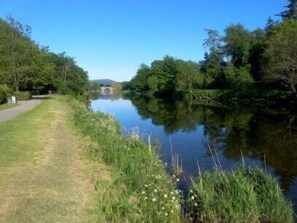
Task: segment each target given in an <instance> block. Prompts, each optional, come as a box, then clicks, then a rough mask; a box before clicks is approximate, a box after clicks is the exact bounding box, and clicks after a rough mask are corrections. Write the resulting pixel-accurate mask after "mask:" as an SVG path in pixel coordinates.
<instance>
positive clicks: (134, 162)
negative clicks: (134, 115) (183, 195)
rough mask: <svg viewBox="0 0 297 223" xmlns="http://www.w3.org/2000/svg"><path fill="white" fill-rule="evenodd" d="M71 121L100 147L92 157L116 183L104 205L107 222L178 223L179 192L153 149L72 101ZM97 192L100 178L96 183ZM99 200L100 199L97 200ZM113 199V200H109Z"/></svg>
mask: <svg viewBox="0 0 297 223" xmlns="http://www.w3.org/2000/svg"><path fill="white" fill-rule="evenodd" d="M72 105H73V107H74V111H75V114H74V117H73V118H74V122H75V123H76V125H77V126H78V127H79V129H80V130H81V131H82V132H83V133H84V134H86V135H88V136H90V137H91V139H92V140H93V141H94V142H95V143H98V144H99V147H98V148H97V147H94V148H93V150H91V152H90V153H91V154H92V156H93V158H94V159H95V158H96V156H98V155H100V156H102V157H103V159H104V161H105V162H106V163H107V164H108V165H111V166H112V167H113V170H114V177H115V178H116V180H114V181H113V183H112V184H111V185H110V190H111V191H110V193H107V194H109V195H110V196H113V197H114V196H116V197H117V199H116V200H114V202H112V203H111V202H109V198H108V197H105V198H104V199H103V202H100V205H101V206H103V210H104V214H105V215H106V219H105V220H106V221H107V222H125V221H127V222H180V192H179V191H178V190H176V189H175V185H174V183H173V182H172V180H171V179H170V177H169V176H168V175H167V174H166V171H165V169H164V166H163V164H162V162H161V161H160V159H159V157H158V155H157V153H156V151H155V149H153V148H150V149H149V147H148V145H146V144H145V143H144V142H142V141H141V140H140V139H138V138H137V137H135V136H134V137H132V136H131V137H126V136H123V135H122V134H121V129H120V125H119V123H118V122H117V121H115V120H114V118H113V117H111V116H109V115H105V114H102V113H95V112H91V111H89V110H88V109H87V108H86V107H85V106H84V105H83V104H80V103H79V102H77V101H75V102H73V103H72ZM95 182H96V183H95V187H96V188H97V189H98V190H100V185H101V184H102V182H100V179H96V180H95ZM98 199H102V198H98ZM110 199H112V197H111V198H110Z"/></svg>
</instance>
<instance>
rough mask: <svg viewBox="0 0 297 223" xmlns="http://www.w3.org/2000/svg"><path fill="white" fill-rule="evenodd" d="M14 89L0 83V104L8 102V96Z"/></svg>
mask: <svg viewBox="0 0 297 223" xmlns="http://www.w3.org/2000/svg"><path fill="white" fill-rule="evenodd" d="M12 93H13V91H12V90H11V89H10V88H9V87H7V86H6V85H0V104H3V103H5V102H6V97H8V96H11V95H12Z"/></svg>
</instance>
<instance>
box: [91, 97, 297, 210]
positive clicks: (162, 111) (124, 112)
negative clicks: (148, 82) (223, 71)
mask: <svg viewBox="0 0 297 223" xmlns="http://www.w3.org/2000/svg"><path fill="white" fill-rule="evenodd" d="M94 99H95V100H92V101H91V108H92V109H93V110H94V111H101V112H104V113H108V114H112V115H113V116H114V117H115V118H116V119H117V120H118V121H119V122H120V123H121V125H122V127H123V133H124V134H129V133H131V132H137V133H138V134H139V135H140V136H141V137H142V138H143V139H144V140H148V138H149V136H150V138H151V143H153V144H155V145H158V146H159V147H160V151H159V153H160V157H161V159H162V160H163V161H164V162H166V163H167V164H168V166H167V171H168V172H169V174H173V173H172V169H171V162H172V156H173V155H175V154H178V157H179V160H180V162H182V168H183V173H184V174H183V176H182V177H181V178H180V182H179V185H178V187H179V188H181V189H185V188H187V184H188V182H189V177H190V176H193V177H196V176H197V174H198V164H199V166H200V168H201V169H202V170H213V169H214V166H215V165H214V161H213V156H212V155H214V156H218V159H219V162H220V163H217V165H221V166H222V167H223V169H232V168H234V167H236V166H241V165H246V166H258V167H261V168H263V169H265V170H266V171H267V172H269V173H271V174H272V175H274V176H275V177H277V178H278V180H279V184H280V186H281V188H282V189H283V190H284V193H285V195H286V197H287V198H288V199H289V200H291V201H292V202H293V204H294V209H295V213H297V212H296V211H297V115H296V113H295V112H293V111H289V110H287V109H284V108H278V109H276V108H267V106H261V105H249V106H247V105H246V106H239V105H236V106H235V105H232V106H231V105H222V104H218V103H213V102H194V103H186V102H183V101H170V102H168V101H164V100H158V99H154V98H143V97H135V96H134V97H127V96H121V95H113V96H112V95H102V96H100V97H99V98H97V99H96V98H94ZM209 148H211V151H210V150H209Z"/></svg>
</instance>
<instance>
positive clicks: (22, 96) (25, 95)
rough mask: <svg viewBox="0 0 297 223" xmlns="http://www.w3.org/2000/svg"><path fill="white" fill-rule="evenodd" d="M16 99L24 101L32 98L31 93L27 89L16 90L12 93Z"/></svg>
mask: <svg viewBox="0 0 297 223" xmlns="http://www.w3.org/2000/svg"><path fill="white" fill-rule="evenodd" d="M14 94H15V96H16V98H17V100H18V101H26V100H30V99H31V98H32V94H31V93H30V92H28V91H18V92H15V93H14Z"/></svg>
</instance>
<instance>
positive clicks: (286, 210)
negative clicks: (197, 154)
mask: <svg viewBox="0 0 297 223" xmlns="http://www.w3.org/2000/svg"><path fill="white" fill-rule="evenodd" d="M188 207H189V215H190V218H191V219H192V221H193V222H213V223H219V222H234V223H236V222H246V223H250V222H251V223H253V222H270V223H279V222H286V223H293V222H294V212H293V208H292V204H290V203H289V202H288V201H286V200H285V198H284V195H283V193H282V191H281V189H280V188H279V186H278V184H277V182H276V180H275V179H273V178H272V177H271V176H269V175H268V174H265V173H264V172H263V170H261V169H258V168H257V169H250V168H247V169H245V168H239V169H236V170H234V171H231V172H225V171H218V170H217V171H215V172H212V173H211V172H204V173H202V174H201V176H200V177H199V179H198V181H197V182H193V183H192V185H191V190H190V195H189V199H188Z"/></svg>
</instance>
